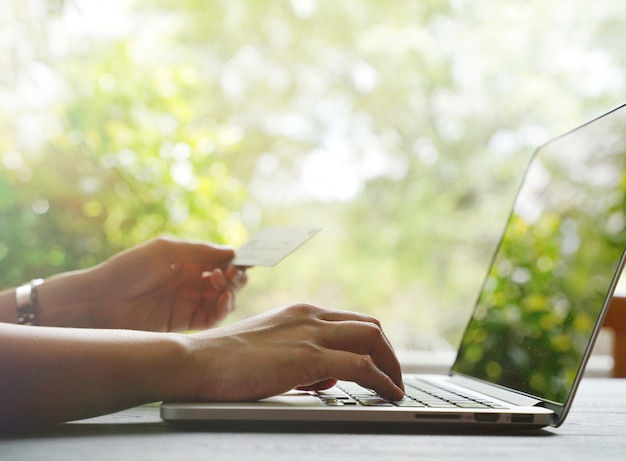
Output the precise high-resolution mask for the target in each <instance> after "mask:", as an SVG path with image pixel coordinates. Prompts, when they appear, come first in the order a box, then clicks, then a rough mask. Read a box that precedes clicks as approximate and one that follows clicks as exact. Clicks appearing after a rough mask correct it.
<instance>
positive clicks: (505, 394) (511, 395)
mask: <svg viewBox="0 0 626 461" xmlns="http://www.w3.org/2000/svg"><path fill="white" fill-rule="evenodd" d="M451 378H452V382H454V383H458V384H459V385H462V386H464V387H467V388H469V389H472V390H474V391H476V392H480V393H481V394H487V395H490V396H493V397H495V398H496V399H499V400H503V401H505V402H509V403H511V404H513V405H518V406H524V407H533V406H536V405H539V404H542V403H543V402H542V401H541V400H538V399H535V398H532V397H528V396H526V395H523V394H519V393H517V392H515V391H510V390H508V389H505V388H502V387H498V386H496V385H493V384H489V383H486V382H484V381H479V380H477V379H474V378H470V377H467V376H461V375H452V376H451Z"/></svg>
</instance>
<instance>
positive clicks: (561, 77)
mask: <svg viewBox="0 0 626 461" xmlns="http://www.w3.org/2000/svg"><path fill="white" fill-rule="evenodd" d="M574 3H575V5H573V4H572V3H570V2H568V3H567V4H560V3H559V2H552V3H551V4H545V2H540V1H529V2H523V3H520V2H514V3H511V2H505V3H503V2H497V1H495V0H493V1H486V2H480V3H476V2H466V1H420V2H413V1H406V2H405V1H398V2H379V1H373V0H372V1H342V2H333V1H330V0H319V1H315V0H292V1H252V0H247V1H239V2H229V1H225V0H224V1H218V0H215V1H211V2H198V1H195V0H181V1H176V2H174V1H170V0H158V1H147V0H143V1H130V0H128V1H122V0H118V1H111V2H97V1H90V0H85V1H76V2H68V3H67V4H66V5H65V8H63V9H61V10H54V11H52V13H50V10H49V7H50V5H52V6H54V5H55V4H56V3H54V2H49V1H44V0H40V1H32V2H26V3H25V2H21V1H17V0H11V1H8V2H5V4H4V5H3V6H2V7H0V8H2V9H4V10H5V12H6V14H2V15H0V17H3V18H4V19H3V21H4V24H1V30H3V31H4V32H3V37H2V39H1V40H2V43H3V45H2V58H1V59H3V61H2V69H3V70H2V71H1V72H2V77H1V79H2V80H1V86H0V91H1V92H2V93H1V95H0V96H1V97H2V101H3V103H2V104H0V120H1V123H2V127H3V130H4V132H0V159H1V166H2V169H1V170H0V277H2V284H3V285H13V284H16V283H20V282H22V281H23V280H27V279H28V278H32V277H35V276H45V275H47V274H49V273H51V272H54V271H58V270H65V269H70V268H76V267H82V266H85V265H88V264H92V263H94V262H96V261H98V260H100V259H101V258H103V257H105V256H107V255H108V254H111V253H112V252H114V251H117V250H119V249H121V248H125V247H127V246H129V245H131V244H133V243H137V242H139V241H141V240H144V239H146V238H149V237H152V236H155V235H158V234H161V233H173V234H177V235H180V236H183V237H192V238H202V239H209V240H215V241H218V242H224V243H230V244H232V245H234V246H237V245H239V244H241V243H243V241H244V240H245V238H246V236H247V234H248V233H252V232H254V231H255V230H257V229H259V228H261V227H264V226H273V225H316V226H321V227H323V228H324V231H323V232H322V233H321V234H320V235H319V236H317V237H316V238H315V239H314V240H313V241H311V243H309V244H307V246H306V247H305V248H303V249H302V250H300V251H299V252H298V253H297V254H296V255H294V256H292V257H290V258H288V259H287V260H285V261H284V262H281V264H280V265H278V266H277V267H275V268H272V269H261V268H259V269H253V272H251V281H250V284H249V286H248V288H247V289H246V290H244V292H243V293H242V294H241V296H240V301H239V307H240V308H239V310H238V312H237V314H236V315H235V316H234V317H233V318H237V316H239V317H243V316H247V315H250V314H252V313H255V312H258V311H260V310H263V309H266V308H268V307H272V306H274V305H277V304H283V303H288V302H294V301H300V300H302V301H309V302H313V303H316V304H321V305H325V306H329V307H336V308H347V309H355V310H360V311H365V312H370V313H373V314H375V315H377V316H379V317H380V318H381V319H382V320H383V322H384V323H385V325H386V327H387V330H388V332H389V334H390V336H391V337H392V339H393V341H394V343H395V344H397V347H399V348H430V347H441V344H442V339H443V342H444V343H452V344H454V343H456V342H457V341H458V337H459V335H460V332H461V329H462V327H463V325H464V324H465V320H466V319H467V318H468V316H469V313H470V310H471V308H472V306H473V302H474V300H475V297H476V294H477V291H478V287H479V285H480V283H481V281H482V279H483V277H484V275H485V274H484V273H485V270H486V265H487V263H488V262H489V260H490V258H491V253H492V251H493V248H494V247H495V245H496V244H497V238H498V237H499V233H500V231H501V229H502V226H503V224H504V219H505V217H506V213H507V211H508V208H509V205H510V202H511V200H512V197H513V194H514V192H515V189H516V187H517V184H518V182H519V179H520V175H521V173H522V171H523V167H524V166H525V163H526V161H527V159H528V157H529V156H530V154H531V153H532V150H533V149H534V147H535V146H536V145H538V144H539V143H541V142H543V141H545V140H546V139H548V138H549V137H551V136H552V135H556V134H559V133H560V132H561V131H563V130H565V129H569V128H570V127H572V126H574V125H576V124H578V123H580V122H582V121H584V120H586V119H587V118H589V117H591V116H594V115H596V114H598V113H599V112H601V111H603V110H605V109H607V108H609V107H611V106H613V105H616V104H617V103H618V102H620V101H618V100H616V98H619V94H621V90H622V89H623V84H624V76H623V69H624V59H625V58H626V53H625V52H624V51H623V50H626V47H624V46H623V43H622V42H623V40H624V39H623V38H622V34H621V28H620V21H622V20H623V18H620V15H621V14H622V13H620V12H616V10H615V9H614V8H611V7H610V6H611V3H612V2H611V1H610V0H605V1H600V2H591V1H589V0H579V1H576V2H574ZM620 11H621V10H620ZM616 94H618V95H617V96H616Z"/></svg>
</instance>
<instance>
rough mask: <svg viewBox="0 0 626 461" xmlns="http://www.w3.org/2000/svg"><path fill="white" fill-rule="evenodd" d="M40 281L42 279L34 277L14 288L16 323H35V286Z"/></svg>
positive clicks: (41, 281)
mask: <svg viewBox="0 0 626 461" xmlns="http://www.w3.org/2000/svg"><path fill="white" fill-rule="evenodd" d="M42 283H43V279H34V280H31V281H30V282H28V283H27V284H24V285H22V286H19V287H17V289H16V290H15V301H16V304H17V323H19V324H20V325H37V306H38V304H39V303H38V299H37V287H38V286H39V285H41V284H42Z"/></svg>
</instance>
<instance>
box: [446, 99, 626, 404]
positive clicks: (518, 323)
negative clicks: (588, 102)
mask: <svg viewBox="0 0 626 461" xmlns="http://www.w3.org/2000/svg"><path fill="white" fill-rule="evenodd" d="M625 166H626V107H623V106H622V107H621V108H619V109H616V110H614V111H612V112H610V113H609V114H607V115H605V116H603V117H600V118H598V119H596V120H594V121H592V122H590V123H588V124H586V125H584V126H582V127H580V128H578V129H576V130H574V131H571V132H569V133H567V134H565V135H564V136H561V137H559V138H557V139H555V140H553V141H551V142H549V143H547V144H546V145H544V146H543V147H541V148H539V149H538V150H537V152H536V153H535V156H534V157H533V159H532V161H531V163H530V165H529V167H528V170H527V171H526V175H525V177H524V180H523V183H522V185H521V188H520V190H519V192H518V195H517V198H516V200H515V204H514V207H513V211H512V213H511V215H510V217H509V221H508V223H507V226H506V229H505V232H504V234H503V237H502V240H501V242H500V245H499V247H498V250H497V252H496V254H495V256H494V259H493V261H492V265H491V267H490V269H489V272H488V276H487V278H486V280H485V282H484V285H483V287H482V292H481V294H480V296H479V299H478V302H477V305H476V308H475V310H474V313H473V315H472V318H471V320H470V322H469V324H468V327H467V330H466V332H465V335H464V337H463V339H462V342H461V347H460V349H459V354H458V356H457V360H456V362H455V364H454V366H453V368H452V370H453V372H455V373H460V374H463V375H468V376H472V377H475V378H479V379H481V380H484V381H488V382H490V383H493V384H497V385H500V386H504V387H507V388H512V389H516V390H519V391H522V392H524V393H526V394H529V395H532V396H536V397H539V398H541V399H542V400H548V401H551V402H554V403H557V404H564V403H565V402H566V400H567V398H568V397H569V395H570V393H571V391H572V388H573V386H574V385H575V382H576V377H577V374H578V373H579V371H580V370H581V368H582V365H583V362H584V360H585V357H586V355H587V353H588V350H589V348H590V347H591V342H592V341H591V338H592V336H593V333H594V330H595V329H596V325H597V324H598V323H599V317H600V313H601V310H602V307H603V305H604V303H605V300H606V298H607V295H609V294H610V293H611V292H612V289H613V286H614V283H615V280H614V279H616V271H617V270H618V269H619V268H620V264H621V263H620V261H621V258H622V255H623V253H624V247H625V245H626V168H625ZM618 275H619V274H618Z"/></svg>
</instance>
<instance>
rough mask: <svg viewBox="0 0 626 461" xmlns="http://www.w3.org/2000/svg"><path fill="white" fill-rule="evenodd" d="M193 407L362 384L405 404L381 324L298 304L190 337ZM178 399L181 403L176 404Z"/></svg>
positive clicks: (351, 314)
mask: <svg viewBox="0 0 626 461" xmlns="http://www.w3.org/2000/svg"><path fill="white" fill-rule="evenodd" d="M189 339H190V340H191V341H193V343H194V344H193V346H192V348H191V349H192V350H193V351H194V352H195V354H192V356H193V359H192V364H191V365H190V366H188V367H187V369H188V370H189V371H190V372H191V373H190V376H189V377H188V378H185V382H186V383H188V384H192V383H195V386H196V388H195V389H193V390H192V391H191V392H192V393H191V395H188V396H187V397H188V398H189V399H192V400H207V401H235V400H257V399H261V398H265V397H269V396H272V395H277V394H280V393H282V392H285V391H288V390H290V389H293V388H296V387H299V388H301V389H316V390H319V389H323V388H328V387H331V386H332V385H334V384H335V383H336V380H338V379H341V380H348V381H356V382H358V383H359V384H361V385H363V386H365V387H368V388H372V389H375V390H376V391H378V392H379V393H380V394H381V395H383V396H384V397H387V398H389V399H392V400H399V399H401V398H402V396H403V384H402V375H401V370H400V365H399V363H398V360H397V358H396V356H395V354H394V352H393V349H392V347H391V344H390V343H389V341H388V340H387V338H386V337H385V334H384V333H383V331H382V328H381V326H380V323H379V322H378V321H377V320H376V319H374V318H372V317H369V316H366V315H362V314H357V313H353V312H344V311H332V310H325V309H321V308H318V307H314V306H310V305H306V304H300V305H294V306H290V307H287V308H282V309H277V310H273V311H269V312H267V313H264V314H261V315H259V316H256V317H252V318H250V319H247V320H244V321H241V322H238V323H235V324H233V325H229V326H227V327H223V328H218V329H215V330H210V331H206V332H201V333H197V334H194V335H191V336H190V337H189ZM178 397H180V396H178Z"/></svg>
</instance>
